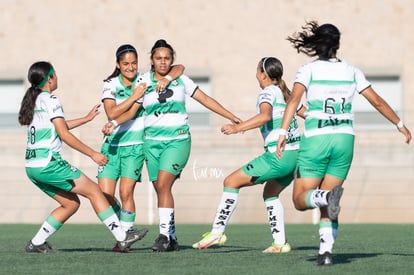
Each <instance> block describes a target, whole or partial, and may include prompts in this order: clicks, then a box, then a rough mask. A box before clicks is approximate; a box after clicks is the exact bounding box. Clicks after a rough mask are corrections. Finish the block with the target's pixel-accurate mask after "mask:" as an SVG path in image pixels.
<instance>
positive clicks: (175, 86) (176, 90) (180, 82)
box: [139, 72, 198, 140]
mask: <svg viewBox="0 0 414 275" xmlns="http://www.w3.org/2000/svg"><path fill="white" fill-rule="evenodd" d="M142 81H143V82H145V83H146V84H147V89H146V91H145V93H144V96H143V97H142V98H141V99H140V101H141V102H142V104H143V107H144V109H145V112H144V125H145V139H150V140H174V139H184V138H188V137H189V136H190V131H189V128H190V127H189V124H188V115H187V110H186V107H185V99H186V96H190V97H191V96H192V95H193V94H194V92H195V91H196V89H197V88H198V86H197V85H196V84H195V83H194V82H193V81H192V80H191V79H190V78H189V77H188V76H186V75H182V76H180V77H179V78H177V79H175V80H173V81H171V82H170V83H169V84H168V86H167V88H166V89H165V90H163V91H161V92H157V91H156V90H155V86H156V83H157V81H156V80H155V79H154V73H153V72H149V73H145V74H143V75H142V77H140V80H139V82H142Z"/></svg>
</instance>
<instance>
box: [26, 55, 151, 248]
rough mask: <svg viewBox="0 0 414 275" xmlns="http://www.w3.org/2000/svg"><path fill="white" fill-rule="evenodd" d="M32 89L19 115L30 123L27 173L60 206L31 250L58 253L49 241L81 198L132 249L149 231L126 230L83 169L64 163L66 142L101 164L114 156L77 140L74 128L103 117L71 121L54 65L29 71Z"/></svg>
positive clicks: (41, 64) (35, 66)
mask: <svg viewBox="0 0 414 275" xmlns="http://www.w3.org/2000/svg"><path fill="white" fill-rule="evenodd" d="M28 80H29V82H30V84H31V86H30V87H29V88H28V89H27V91H26V93H25V95H24V97H23V100H22V103H21V107H20V111H19V123H20V124H21V125H27V134H28V138H27V147H26V173H27V176H28V177H29V179H30V180H31V181H32V182H33V183H34V184H35V185H37V186H38V187H39V188H40V189H41V190H42V191H43V192H45V193H46V194H47V195H48V196H50V197H52V198H53V199H54V200H56V201H57V202H58V203H59V204H60V206H59V207H57V208H56V209H55V210H53V211H52V212H51V213H50V215H49V216H48V217H47V219H46V220H45V221H44V223H43V224H42V226H41V227H40V229H39V231H38V232H37V234H36V235H35V236H34V238H33V239H31V240H30V241H29V242H28V244H27V246H26V251H27V252H42V253H46V252H52V248H51V246H50V245H49V243H48V242H47V239H48V238H49V237H50V236H52V235H53V234H54V233H55V232H56V231H57V230H58V229H59V228H61V227H62V225H63V223H65V222H66V221H67V220H68V219H69V218H70V217H71V216H72V215H73V214H74V213H75V212H76V211H77V210H78V208H79V205H80V201H79V198H78V196H77V194H79V195H81V196H84V197H86V198H87V199H89V200H90V202H91V204H92V207H93V208H94V210H95V212H96V214H97V215H98V218H99V219H100V220H101V221H102V222H103V223H104V224H105V225H106V226H107V228H108V229H109V230H110V231H111V233H112V234H113V235H114V237H115V239H116V240H117V244H118V247H119V248H120V250H121V251H125V249H126V248H127V247H129V246H130V245H131V244H133V243H134V242H136V241H137V240H139V239H141V238H142V237H143V236H144V235H145V234H146V233H147V230H146V229H142V230H140V231H131V232H125V231H124V230H122V227H121V225H120V222H119V219H118V217H117V216H116V214H115V212H114V210H113V209H112V207H111V206H110V205H109V203H108V201H107V200H106V198H105V196H104V195H103V193H102V191H101V190H100V189H99V187H98V185H97V184H95V183H94V182H93V181H92V180H91V179H89V178H88V177H87V176H86V175H85V174H83V173H82V172H81V171H80V170H78V169H77V168H75V167H73V166H71V165H70V164H69V163H68V162H67V161H65V160H64V159H62V157H61V155H60V150H61V147H62V141H63V142H65V143H66V144H68V145H69V146H70V147H72V148H73V149H75V150H78V151H79V152H81V153H83V154H85V155H87V156H89V157H90V158H91V159H92V160H93V161H94V162H96V163H97V164H98V165H105V164H106V163H107V161H108V158H107V157H106V156H105V155H103V154H101V153H99V152H96V151H95V150H93V149H92V148H90V147H89V146H87V145H86V144H84V143H83V142H82V141H80V140H79V139H77V138H76V137H75V136H74V135H73V134H72V133H71V132H70V131H69V130H70V129H73V128H75V127H78V126H80V125H82V124H84V123H86V122H88V121H90V120H92V119H93V118H94V117H95V116H96V115H97V114H98V113H99V111H98V108H99V105H96V106H95V107H94V108H93V109H92V111H91V112H89V114H88V115H87V116H86V117H83V118H79V119H74V120H66V119H65V115H64V113H63V108H62V105H61V103H60V101H59V99H58V98H57V97H56V96H55V95H53V94H52V93H53V92H54V91H55V90H56V89H57V86H58V79H57V75H56V72H55V70H54V68H53V66H52V65H51V64H50V63H48V62H43V61H40V62H36V63H34V64H33V65H32V66H31V67H30V69H29V72H28Z"/></svg>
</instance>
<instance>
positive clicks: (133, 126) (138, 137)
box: [102, 75, 144, 146]
mask: <svg viewBox="0 0 414 275" xmlns="http://www.w3.org/2000/svg"><path fill="white" fill-rule="evenodd" d="M137 79H138V75H137V77H136V78H135V80H134V81H133V83H132V85H131V86H126V85H125V84H124V82H123V81H122V77H121V75H118V76H117V77H113V78H111V79H109V80H107V81H105V82H104V85H103V92H102V101H104V100H105V99H111V100H115V103H116V104H117V105H118V104H120V103H122V102H123V101H125V100H126V99H127V98H128V97H130V96H131V94H132V92H133V89H134V87H135V85H136V83H137V81H136V80H137ZM143 112H144V110H143V108H142V107H140V108H139V109H138V111H137V113H136V114H135V116H134V117H133V118H132V119H131V120H129V121H127V122H125V123H123V124H121V125H119V127H117V128H115V129H114V131H113V132H112V134H111V135H110V136H109V137H107V138H108V139H109V141H110V144H111V146H128V145H134V144H142V143H143V142H144V119H143V117H142V115H143Z"/></svg>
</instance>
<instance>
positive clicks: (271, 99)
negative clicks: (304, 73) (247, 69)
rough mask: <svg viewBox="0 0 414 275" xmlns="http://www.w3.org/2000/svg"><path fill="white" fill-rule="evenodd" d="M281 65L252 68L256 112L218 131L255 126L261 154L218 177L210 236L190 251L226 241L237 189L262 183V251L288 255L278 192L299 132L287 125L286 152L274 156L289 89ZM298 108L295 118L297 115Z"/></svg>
mask: <svg viewBox="0 0 414 275" xmlns="http://www.w3.org/2000/svg"><path fill="white" fill-rule="evenodd" d="M282 75H283V66H282V63H281V62H280V61H279V59H277V58H275V57H264V58H262V59H261V60H260V61H259V63H258V65H257V69H256V79H257V81H258V82H259V86H260V92H259V94H258V98H257V114H256V115H255V116H253V117H251V118H250V119H248V120H246V121H243V122H241V123H239V124H237V125H231V124H227V125H224V126H223V127H222V128H221V131H222V132H223V133H224V134H226V135H230V134H237V133H240V132H245V131H247V130H251V129H256V128H260V132H261V134H262V137H263V140H264V149H265V152H264V153H263V154H262V155H261V156H259V157H257V158H255V159H254V160H252V161H250V162H248V163H247V164H245V165H244V166H243V167H241V168H239V169H237V170H236V171H234V172H233V173H231V174H230V175H229V176H227V177H226V178H225V179H224V183H223V184H224V190H223V194H222V196H221V201H220V204H219V206H218V208H217V212H216V215H215V218H214V222H213V226H212V229H211V232H207V233H205V234H204V235H203V238H202V239H201V240H200V241H199V242H197V243H195V244H193V248H198V249H204V248H208V247H210V246H212V245H223V244H224V243H225V242H226V240H227V237H226V235H225V234H224V231H225V229H226V226H227V224H228V222H229V220H230V217H231V216H232V214H233V212H234V211H235V210H236V206H237V203H238V198H239V192H240V188H243V187H249V186H255V185H257V184H264V188H263V200H264V203H265V205H266V210H267V214H268V220H269V226H270V232H271V234H272V237H273V243H272V245H271V246H269V247H268V248H266V249H265V250H264V251H263V252H264V253H286V252H290V251H291V247H290V245H289V243H287V240H286V237H285V222H284V209H283V205H282V203H281V201H280V199H279V195H280V193H281V192H282V191H283V190H284V189H285V188H286V187H287V186H288V185H289V184H290V183H291V182H292V180H293V175H294V170H295V167H296V157H297V151H298V148H299V140H300V135H299V129H298V124H297V122H296V119H293V120H292V122H291V123H290V125H289V130H288V131H287V132H288V141H287V145H286V152H285V155H284V156H283V158H282V159H278V158H277V157H276V154H275V151H276V142H277V139H278V136H279V134H280V133H281V132H282V134H286V131H281V129H280V123H281V120H282V116H283V112H284V110H285V107H286V101H287V100H288V98H289V96H290V91H289V89H288V88H287V87H286V84H285V82H284V80H283V79H282ZM304 112H305V108H304V107H300V109H299V112H298V114H299V115H301V116H303V113H304Z"/></svg>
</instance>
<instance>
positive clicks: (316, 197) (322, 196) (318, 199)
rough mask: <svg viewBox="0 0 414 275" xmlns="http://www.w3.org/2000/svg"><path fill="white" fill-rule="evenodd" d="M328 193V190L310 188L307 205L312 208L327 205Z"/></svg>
mask: <svg viewBox="0 0 414 275" xmlns="http://www.w3.org/2000/svg"><path fill="white" fill-rule="evenodd" d="M328 193H329V191H328V190H319V189H316V190H309V191H308V193H307V194H306V205H307V206H308V207H310V208H317V207H323V206H327V205H328V200H327V198H326V196H327V195H328Z"/></svg>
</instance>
